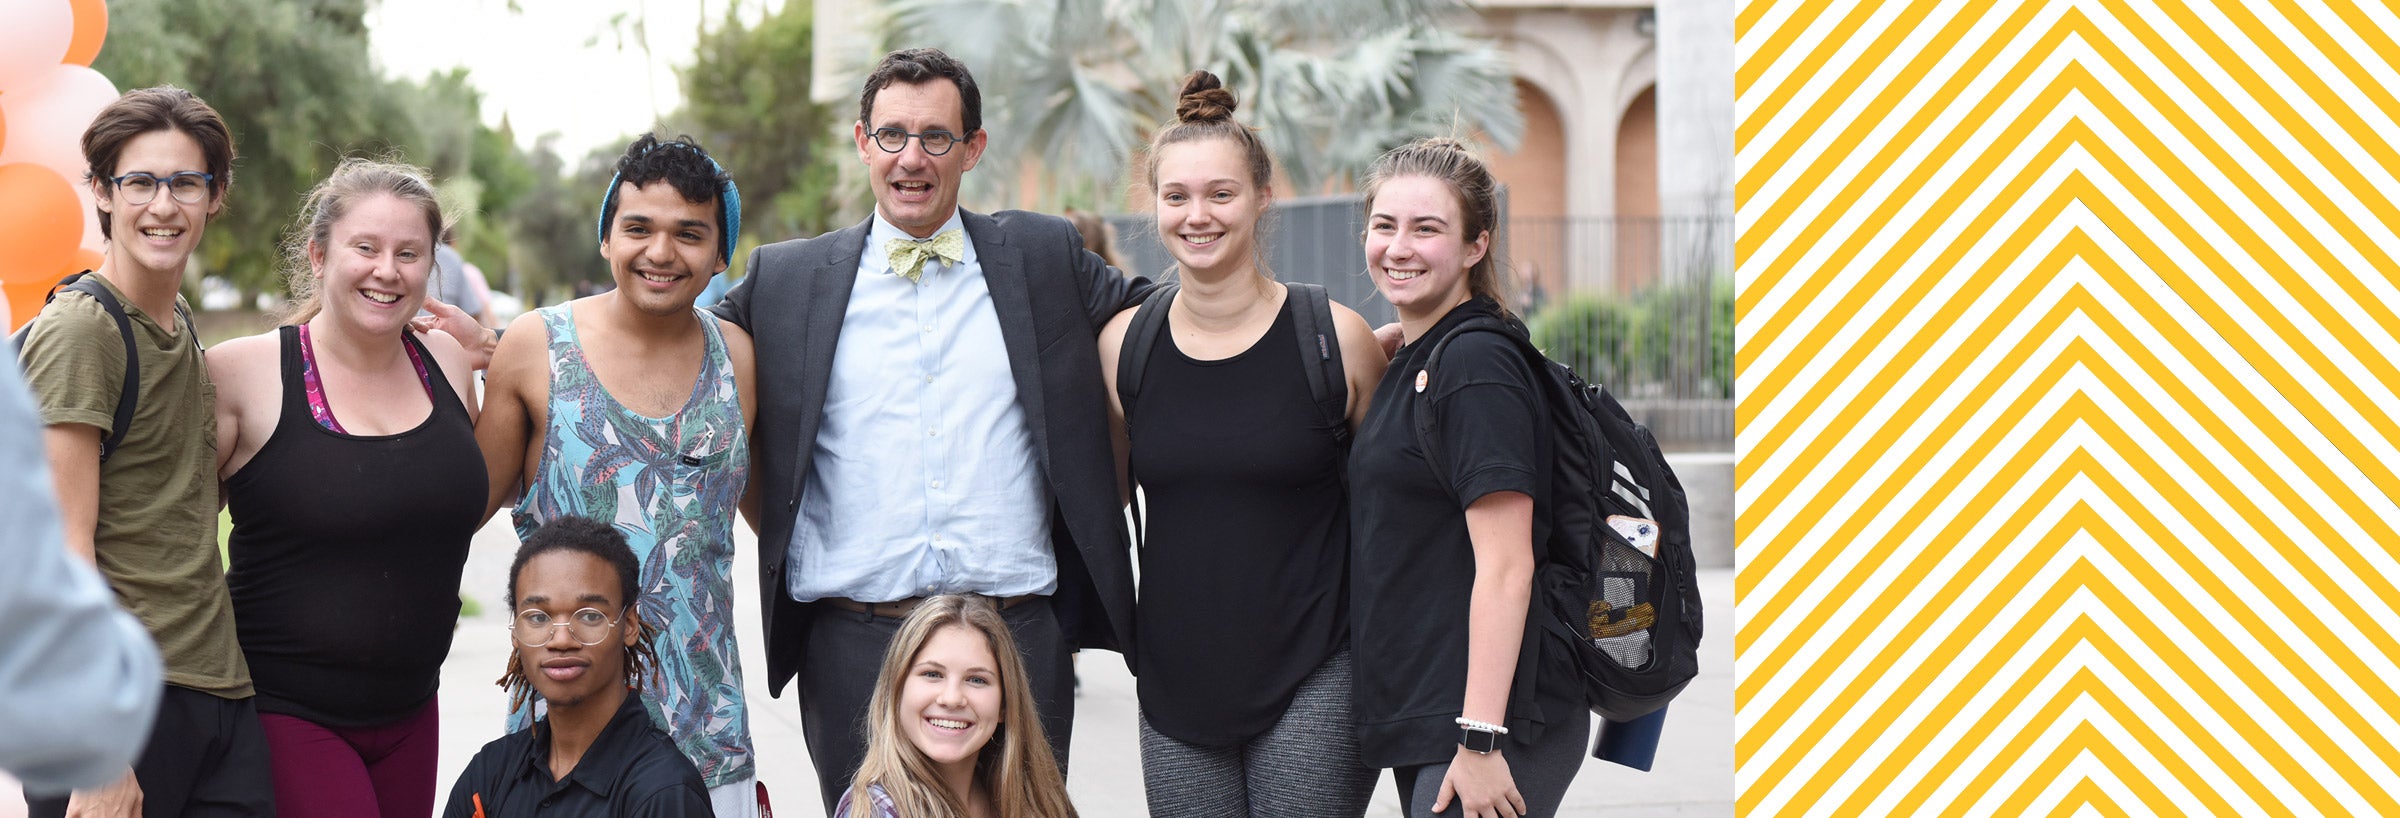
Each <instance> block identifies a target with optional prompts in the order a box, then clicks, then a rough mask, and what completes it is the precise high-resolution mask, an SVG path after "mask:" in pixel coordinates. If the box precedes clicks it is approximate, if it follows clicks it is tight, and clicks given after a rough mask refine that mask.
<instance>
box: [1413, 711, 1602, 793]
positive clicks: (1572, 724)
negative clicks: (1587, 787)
mask: <svg viewBox="0 0 2400 818" xmlns="http://www.w3.org/2000/svg"><path fill="white" fill-rule="evenodd" d="M1591 737H1592V711H1590V710H1585V709H1583V708H1580V707H1578V708H1576V709H1575V716H1574V718H1570V719H1568V720H1567V723H1565V724H1553V725H1549V728H1548V729H1545V730H1543V731H1542V737H1541V738H1540V739H1537V740H1535V741H1534V742H1533V743H1532V744H1517V743H1514V742H1509V741H1507V740H1505V739H1503V740H1502V744H1501V745H1500V753H1501V756H1502V757H1503V758H1506V759H1508V777H1509V780H1511V781H1513V782H1515V783H1516V785H1517V794H1518V795H1520V796H1524V798H1525V815H1526V816H1528V818H1546V817H1547V816H1551V815H1556V814H1558V804H1559V802H1560V801H1564V800H1566V797H1567V785H1568V784H1572V783H1574V782H1575V771H1576V770H1579V769H1582V768H1583V748H1584V744H1585V742H1588V741H1590V740H1591ZM1449 772H1450V762H1447V761H1444V762H1441V763H1438V764H1420V765H1417V766H1414V767H1395V768H1393V769H1392V783H1393V785H1394V786H1395V787H1396V788H1397V789H1398V790H1400V800H1401V802H1403V803H1405V804H1407V805H1408V818H1457V816H1459V815H1462V814H1464V812H1463V811H1462V810H1460V809H1459V808H1458V798H1457V797H1456V796H1452V797H1451V799H1450V805H1449V806H1448V807H1445V808H1444V809H1443V810H1442V811H1441V812H1439V813H1436V812H1434V811H1433V800H1434V798H1435V797H1437V796H1439V795H1441V794H1442V776H1444V775H1447V774H1449Z"/></svg>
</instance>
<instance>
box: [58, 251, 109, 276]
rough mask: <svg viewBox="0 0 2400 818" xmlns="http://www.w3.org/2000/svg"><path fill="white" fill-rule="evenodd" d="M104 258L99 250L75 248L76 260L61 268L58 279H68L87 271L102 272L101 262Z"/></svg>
mask: <svg viewBox="0 0 2400 818" xmlns="http://www.w3.org/2000/svg"><path fill="white" fill-rule="evenodd" d="M102 258H103V257H102V256H101V255H100V251H98V250H88V249H85V248H81V247H78V248H75V260H74V261H71V262H68V263H67V266H65V267H63V268H60V269H59V271H58V277H59V278H66V277H67V276H69V275H72V274H75V273H80V272H83V271H85V270H91V271H93V272H98V271H99V270H100V262H101V260H102Z"/></svg>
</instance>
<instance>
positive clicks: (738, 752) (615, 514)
mask: <svg viewBox="0 0 2400 818" xmlns="http://www.w3.org/2000/svg"><path fill="white" fill-rule="evenodd" d="M540 314H541V316H542V323H543V324H544V325H545V326H546V327H547V328H548V329H549V331H550V423H549V427H550V428H549V429H548V430H547V431H545V432H544V433H543V435H542V455H541V464H540V466H539V467H538V470H537V471H536V473H535V477H534V479H533V481H532V484H531V485H528V486H526V487H525V498H524V499H523V500H522V501H520V502H519V503H518V504H517V508H516V512H515V515H514V520H515V522H516V526H517V535H518V536H519V537H520V538H522V537H525V536H528V535H530V534H532V533H533V530H534V529H535V528H538V527H540V525H541V523H542V521H544V520H549V519H553V518H556V517H560V516H564V515H577V516H582V517H590V518H592V519H596V520H604V521H609V522H613V523H615V524H616V527H617V531H618V532H620V533H622V534H624V535H625V539H626V541H627V542H629V543H631V544H632V545H633V553H634V555H635V556H637V557H639V558H640V559H641V561H642V576H641V591H642V599H641V602H640V609H641V614H642V618H643V619H645V620H647V621H649V622H651V623H654V624H656V625H657V626H658V628H659V635H658V641H657V642H656V643H655V644H653V645H652V648H653V649H655V650H656V651H657V654H658V659H659V664H660V668H659V672H658V673H655V674H652V675H651V677H650V681H649V683H648V687H647V688H646V689H645V690H644V692H645V693H647V694H648V696H647V698H648V700H649V701H648V705H649V709H650V717H651V720H652V721H654V722H656V723H657V724H658V725H659V727H660V728H662V729H664V730H665V731H666V733H667V735H668V736H669V737H670V738H672V739H673V740H674V742H675V746H676V747H678V748H680V749H682V750H683V754H684V756H686V757H688V758H690V759H691V760H692V764H693V765H694V766H697V767H699V768H700V777H701V778H702V779H703V780H704V781H706V782H707V784H708V786H710V787H716V786H720V785H723V784H727V783H732V782H735V781H740V780H742V779H744V778H751V777H755V776H756V771H755V762H754V760H753V759H752V758H751V744H750V716H749V709H748V707H747V706H746V705H745V704H744V703H743V701H742V662H741V654H740V652H739V651H737V650H736V649H735V646H734V640H733V576H732V574H733V513H734V507H735V505H736V504H737V503H739V501H740V500H741V497H742V487H743V485H744V484H745V482H746V481H747V480H748V476H749V466H750V441H749V433H748V431H747V430H746V429H744V428H743V426H742V405H741V400H740V396H739V393H738V391H737V389H736V386H735V383H734V379H733V364H732V360H731V359H730V358H728V357H727V356H726V354H725V338H724V336H723V335H721V334H720V333H719V332H718V331H717V320H716V317H715V316H713V315H710V314H708V313H706V312H699V316H700V325H701V327H702V328H703V330H704V332H705V333H706V334H707V337H708V351H707V361H706V362H705V363H704V364H703V365H702V366H701V369H700V377H699V379H698V380H697V381H696V382H695V383H694V384H693V385H692V394H691V397H690V398H688V399H687V400H686V401H685V403H684V406H683V408H682V409H681V410H679V411H677V412H676V413H675V414H673V415H671V416H668V417H663V418H653V417H645V416H643V415H639V414H635V413H634V412H633V411H632V410H630V409H627V408H625V407H624V406H623V405H621V404H619V403H617V400H616V398H614V397H612V396H610V395H609V394H608V390H606V389H602V388H601V386H600V379H599V377H597V376H595V375H593V374H592V368H591V365H590V364H589V363H588V362H586V361H585V360H584V357H583V348H582V345H580V344H578V343H577V342H576V336H575V318H574V314H573V312H572V311H571V305H569V304H560V305H557V306H553V307H547V308H544V309H542V310H540ZM532 717H533V716H532V713H531V712H530V708H528V709H527V710H524V711H519V712H518V713H516V714H513V715H512V716H511V718H510V719H509V722H510V725H509V729H510V730H512V731H513V730H517V729H522V728H523V727H525V726H527V725H529V724H531V723H532V722H531V719H532Z"/></svg>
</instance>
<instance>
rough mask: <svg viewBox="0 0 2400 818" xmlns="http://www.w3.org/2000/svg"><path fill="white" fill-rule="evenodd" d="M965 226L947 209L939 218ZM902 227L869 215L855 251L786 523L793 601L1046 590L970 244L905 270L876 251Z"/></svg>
mask: <svg viewBox="0 0 2400 818" xmlns="http://www.w3.org/2000/svg"><path fill="white" fill-rule="evenodd" d="M964 224H965V222H964V221H963V220H962V219H960V218H959V216H958V215H957V214H955V213H953V214H951V216H950V223H949V224H947V225H944V226H943V227H942V229H944V230H952V229H961V230H963V229H964ZM905 237H906V234H905V233H903V232H901V230H900V229H899V228H897V227H894V226H892V225H891V224H890V223H889V222H886V221H884V220H883V216H882V215H881V214H878V215H876V216H875V221H874V225H873V226H872V227H870V228H869V229H868V233H867V246H866V250H865V251H864V252H863V253H861V254H860V257H859V261H858V280H857V282H856V283H854V284H852V285H851V288H850V305H849V308H848V311H847V312H846V313H844V314H843V317H842V331H841V336H840V340H839V341H837V342H836V345H835V347H834V351H833V377H832V381H831V382H830V383H829V384H828V385H827V388H826V392H825V413H824V419H823V420H822V421H821V422H820V423H819V425H818V427H817V439H816V443H815V445H814V447H813V449H812V450H811V452H810V457H809V465H808V481H807V486H808V488H807V490H806V491H805V492H803V493H802V495H801V498H800V512H799V518H798V520H797V521H796V523H797V524H796V525H795V526H793V530H792V541H791V544H790V560H791V571H790V572H789V574H788V576H789V577H790V582H789V587H790V591H791V594H792V598H793V599H796V600H800V601H802V602H808V601H812V600H818V599H826V598H829V597H844V598H848V599H853V600H858V601H860V602H890V601H894V600H900V599H907V598H909V597H918V596H926V595H929V594H941V593H966V592H972V593H980V594H988V595H991V596H1004V597H1005V596H1016V595H1020V594H1048V593H1051V592H1053V591H1055V590H1056V589H1057V587H1058V561H1057V558H1056V557H1055V556H1054V555H1052V554H1051V551H1050V548H1051V546H1050V490H1049V484H1048V483H1047V482H1045V481H1044V480H1043V479H1042V474H1041V466H1040V464H1039V463H1038V461H1037V460H1036V458H1035V454H1034V450H1033V434H1032V430H1031V429H1030V428H1029V427H1028V426H1027V425H1026V422H1025V410H1024V408H1023V407H1022V406H1020V405H1019V404H1018V403H1017V382H1016V378H1015V376H1014V374H1013V372H1012V370H1011V368H1010V366H1009V361H1008V349H1007V346H1006V344H1004V343H1003V342H1002V340H1001V337H1000V316H999V313H998V312H996V311H995V310H994V309H993V307H992V293H991V289H990V288H989V287H987V286H986V285H985V282H984V278H983V265H982V264H980V263H978V262H977V261H976V258H975V243H974V241H972V240H971V239H970V240H969V241H967V242H965V245H966V251H965V256H966V258H965V259H963V260H961V261H960V262H959V263H957V264H943V263H942V262H941V261H940V260H938V259H937V260H930V261H927V262H926V263H925V270H924V275H923V276H922V277H921V278H920V279H919V280H918V281H917V282H916V283H910V282H909V280H908V279H905V278H901V277H899V276H897V275H893V274H892V271H891V265H890V263H889V262H888V261H887V260H886V258H887V252H888V251H887V250H886V243H887V242H889V241H890V240H891V239H894V238H905Z"/></svg>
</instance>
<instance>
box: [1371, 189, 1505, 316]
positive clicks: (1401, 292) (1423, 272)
mask: <svg viewBox="0 0 2400 818" xmlns="http://www.w3.org/2000/svg"><path fill="white" fill-rule="evenodd" d="M1459 214H1460V211H1459V206H1458V196H1457V194H1456V193H1454V192H1452V191H1451V189H1450V186H1449V185H1448V184H1445V183H1443V182H1442V181H1441V180H1439V179H1435V178H1433V177H1430V176H1401V177H1397V178H1393V179H1389V180H1386V181H1385V182H1384V183H1383V185H1382V186H1381V187H1380V188H1378V189H1377V190H1376V192H1375V201H1373V202H1371V203H1369V204H1368V206H1367V240H1366V244H1367V270H1368V271H1369V272H1370V273H1372V274H1373V275H1374V277H1375V289H1376V290H1378V291H1380V292H1382V293H1383V297H1384V300H1387V301H1390V302H1392V306H1393V307H1394V308H1396V309H1398V311H1399V313H1400V318H1401V321H1402V323H1408V322H1409V321H1410V319H1420V320H1422V319H1432V318H1439V317H1441V316H1442V315H1444V314H1447V313H1448V312H1450V309H1451V308H1452V307H1456V306H1458V305H1459V304H1462V303H1465V302H1466V300H1467V299H1468V298H1469V297H1471V296H1472V295H1473V292H1472V289H1471V288H1470V287H1469V286H1468V283H1467V269H1468V268H1470V267H1473V266H1475V263H1476V262H1478V261H1481V260H1483V254H1484V252H1485V251H1486V250H1487V249H1488V246H1489V243H1490V241H1491V234H1490V232H1489V231H1486V232H1484V233H1482V234H1479V235H1475V236H1467V235H1463V234H1464V230H1465V228H1464V222H1462V221H1461V218H1460V215H1459Z"/></svg>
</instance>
